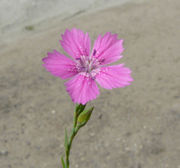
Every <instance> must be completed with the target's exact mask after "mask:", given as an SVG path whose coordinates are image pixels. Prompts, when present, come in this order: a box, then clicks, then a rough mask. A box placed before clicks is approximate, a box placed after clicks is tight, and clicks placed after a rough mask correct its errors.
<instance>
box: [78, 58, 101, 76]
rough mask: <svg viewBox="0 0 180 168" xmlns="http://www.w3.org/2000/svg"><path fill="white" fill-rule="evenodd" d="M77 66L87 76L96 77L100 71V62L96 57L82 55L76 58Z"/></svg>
mask: <svg viewBox="0 0 180 168" xmlns="http://www.w3.org/2000/svg"><path fill="white" fill-rule="evenodd" d="M76 63H77V64H76V67H77V69H78V72H79V73H82V74H83V75H85V76H91V77H94V76H95V75H96V74H97V72H99V70H98V69H99V62H98V60H97V59H96V58H94V57H89V56H84V55H83V56H81V57H80V58H77V59H76Z"/></svg>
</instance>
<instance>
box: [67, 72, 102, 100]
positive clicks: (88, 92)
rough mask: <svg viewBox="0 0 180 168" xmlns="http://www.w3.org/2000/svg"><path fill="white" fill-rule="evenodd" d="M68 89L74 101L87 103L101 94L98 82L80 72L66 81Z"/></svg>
mask: <svg viewBox="0 0 180 168" xmlns="http://www.w3.org/2000/svg"><path fill="white" fill-rule="evenodd" d="M65 86H66V90H67V92H68V93H69V95H70V96H71V99H72V101H73V102H74V103H78V104H80V103H81V104H86V103H87V102H88V101H90V100H93V99H96V97H97V96H98V95H99V88H98V87H97V85H96V82H95V81H94V80H93V79H92V78H89V77H87V76H84V75H81V74H78V75H76V76H75V77H74V78H72V79H71V80H69V81H67V82H66V83H65Z"/></svg>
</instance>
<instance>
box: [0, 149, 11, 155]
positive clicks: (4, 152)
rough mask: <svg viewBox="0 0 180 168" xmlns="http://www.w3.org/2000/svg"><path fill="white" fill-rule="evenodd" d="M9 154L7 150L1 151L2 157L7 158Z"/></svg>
mask: <svg viewBox="0 0 180 168" xmlns="http://www.w3.org/2000/svg"><path fill="white" fill-rule="evenodd" d="M8 154H9V152H8V151H7V150H2V151H0V156H7V155H8Z"/></svg>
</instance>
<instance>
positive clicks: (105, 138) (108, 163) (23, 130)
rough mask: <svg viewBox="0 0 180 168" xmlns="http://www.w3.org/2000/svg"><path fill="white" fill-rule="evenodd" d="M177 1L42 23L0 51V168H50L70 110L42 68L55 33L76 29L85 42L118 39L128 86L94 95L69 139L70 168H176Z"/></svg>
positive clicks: (179, 145)
mask: <svg viewBox="0 0 180 168" xmlns="http://www.w3.org/2000/svg"><path fill="white" fill-rule="evenodd" d="M179 18H180V1H179V0H151V1H148V2H143V3H129V4H125V5H123V6H117V7H114V8H109V9H106V10H103V11H97V12H95V13H92V14H87V15H86V14H82V15H80V16H78V17H71V18H68V19H64V20H58V19H57V18H54V19H51V20H47V21H45V22H44V23H43V24H44V25H45V24H49V23H53V26H52V27H51V28H50V27H49V28H47V29H45V30H44V31H38V30H37V29H36V27H35V29H29V30H28V33H27V34H26V36H23V37H22V38H20V39H17V40H14V41H13V42H8V43H4V44H3V45H1V50H0V63H1V66H0V102H1V103H0V116H1V117H0V168H58V167H60V155H62V154H63V152H64V149H63V141H64V129H65V128H68V130H70V128H71V125H72V117H73V108H74V105H73V103H72V102H71V100H70V97H69V96H68V94H67V93H66V91H65V87H64V85H63V83H64V82H63V81H62V80H60V79H59V78H55V77H53V76H51V75H50V74H49V73H48V72H46V71H45V69H44V68H43V67H42V61H41V59H42V58H43V57H44V56H45V55H46V53H47V52H48V51H51V50H53V49H57V50H59V51H62V48H61V47H60V45H59V39H60V34H62V33H63V32H64V30H65V29H66V28H72V27H77V28H80V29H82V30H84V31H88V32H90V35H91V37H92V40H95V38H96V36H97V35H98V34H100V33H105V32H107V31H111V32H113V33H118V35H119V37H120V38H123V39H124V40H125V43H124V47H125V52H124V58H123V59H122V60H120V61H119V63H122V62H124V63H125V64H126V65H127V66H128V67H130V68H131V69H132V70H133V74H132V75H133V78H134V82H133V84H132V85H131V86H129V87H126V88H123V89H114V90H112V91H107V90H104V89H101V95H100V97H99V98H98V99H97V100H95V101H93V102H91V103H90V104H93V105H94V106H95V111H94V113H93V115H92V118H91V120H90V121H89V123H88V124H87V126H86V127H84V128H83V129H82V130H81V131H80V132H79V135H78V136H77V137H76V139H75V141H74V144H73V148H72V155H71V158H70V159H71V167H72V168H111V167H112V168H179V167H180V159H179V158H180V57H179V53H180V47H179V44H180V29H179V27H180V22H179Z"/></svg>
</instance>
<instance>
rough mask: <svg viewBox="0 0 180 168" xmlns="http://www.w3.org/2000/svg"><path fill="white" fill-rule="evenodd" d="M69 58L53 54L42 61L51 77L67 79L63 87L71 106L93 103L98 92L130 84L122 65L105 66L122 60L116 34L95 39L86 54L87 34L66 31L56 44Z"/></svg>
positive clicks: (119, 43)
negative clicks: (73, 104)
mask: <svg viewBox="0 0 180 168" xmlns="http://www.w3.org/2000/svg"><path fill="white" fill-rule="evenodd" d="M60 43H61V46H62V47H63V48H64V50H65V51H66V52H67V53H68V54H69V55H70V56H71V58H68V57H66V56H65V55H63V54H61V53H59V52H58V51H56V50H54V51H53V52H52V53H48V56H47V57H45V58H44V59H43V62H44V67H45V68H46V69H47V70H48V71H49V72H51V73H52V75H54V76H58V77H60V78H62V79H68V78H71V79H70V80H69V81H67V82H66V83H65V86H66V90H67V92H68V93H69V95H70V96H71V98H72V101H73V102H74V103H78V104H80V103H81V104H86V103H87V102H88V101H90V100H93V99H96V97H97V96H98V95H99V88H98V86H97V84H96V82H97V83H98V84H99V85H100V86H101V87H103V88H105V89H112V88H118V87H125V86H127V85H130V82H131V81H133V79H132V78H131V70H130V69H129V68H127V67H124V64H119V65H111V66H106V65H107V64H110V63H113V62H115V61H117V60H119V59H120V58H122V55H121V53H122V52H123V50H124V49H123V45H122V43H123V40H119V39H117V34H111V33H109V32H108V33H106V34H105V35H104V36H101V35H99V36H98V38H97V40H96V41H95V43H94V46H93V49H92V52H91V53H90V37H89V35H88V33H86V34H85V33H83V32H82V31H81V30H78V29H75V28H73V29H72V30H66V31H65V33H64V34H63V35H62V40H61V41H60Z"/></svg>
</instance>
